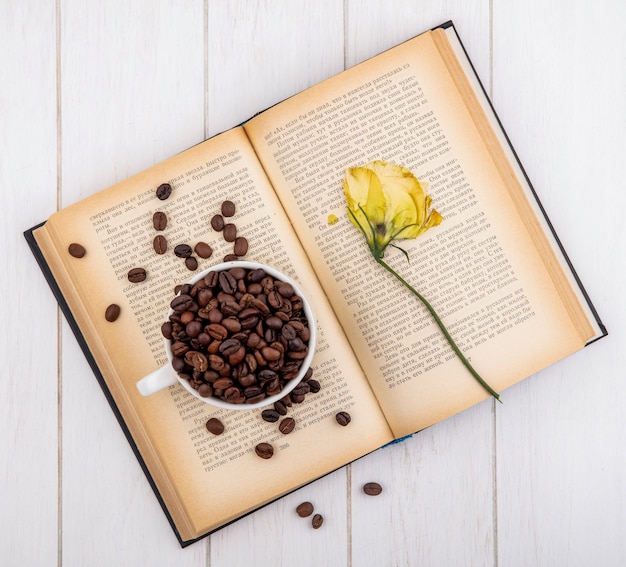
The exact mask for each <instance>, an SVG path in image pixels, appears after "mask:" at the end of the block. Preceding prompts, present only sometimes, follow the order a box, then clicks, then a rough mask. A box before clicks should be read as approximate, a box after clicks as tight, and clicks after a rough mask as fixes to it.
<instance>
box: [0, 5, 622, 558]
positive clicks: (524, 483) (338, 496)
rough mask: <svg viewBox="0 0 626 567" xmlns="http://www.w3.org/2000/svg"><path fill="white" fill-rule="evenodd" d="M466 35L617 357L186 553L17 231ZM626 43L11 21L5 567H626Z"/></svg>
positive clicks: (509, 19) (229, 19)
mask: <svg viewBox="0 0 626 567" xmlns="http://www.w3.org/2000/svg"><path fill="white" fill-rule="evenodd" d="M448 19H453V20H454V21H455V24H456V26H457V29H458V31H459V32H460V34H461V37H462V39H463V41H464V42H465V44H466V47H467V49H468V51H469V53H470V56H471V58H472V59H473V61H474V63H475V65H476V67H477V70H478V72H479V74H480V75H481V77H482V78H483V81H484V83H485V85H486V87H487V89H488V90H489V93H490V95H491V96H492V99H493V101H494V104H495V106H496V109H497V111H498V113H499V114H500V117H501V119H502V121H503V123H504V125H505V127H506V129H507V131H508V133H509V135H510V137H511V139H512V141H513V143H514V145H515V146H516V148H517V150H518V153H519V155H520V157H521V159H522V161H523V162H524V164H525V166H526V169H527V171H528V173H529V175H530V177H531V179H532V181H533V182H534V184H535V186H536V188H537V190H538V192H539V194H540V196H541V199H542V201H543V203H544V205H545V207H546V208H547V210H548V212H549V214H550V217H551V219H552V221H553V223H554V225H555V227H556V229H557V231H558V232H559V234H560V236H561V238H562V241H563V243H564V244H565V246H566V248H567V250H568V251H569V253H570V256H571V259H572V260H573V262H574V264H575V266H576V267H577V269H578V272H579V274H580V276H581V278H582V279H583V281H584V283H585V284H586V287H587V289H588V291H589V293H590V295H591V296H592V298H593V300H594V302H595V303H596V305H597V308H598V310H599V312H600V314H601V315H602V317H603V319H604V321H605V323H606V325H607V326H608V328H609V331H610V335H609V337H608V338H606V339H604V340H602V341H600V342H599V343H597V344H596V345H594V346H592V347H591V348H589V349H586V350H585V351H583V352H581V353H578V354H576V355H574V356H572V357H570V358H569V359H566V360H565V361H562V362H561V363H558V364H557V365H555V366H553V367H551V368H550V369H547V370H545V371H543V372H541V373H540V374H538V375H535V376H532V377H530V378H529V379H528V380H526V381H525V382H523V383H522V384H520V385H518V386H516V387H513V388H511V389H510V390H508V391H506V392H505V393H504V395H503V399H504V404H503V405H498V406H497V407H495V406H494V404H493V403H492V402H491V401H486V402H484V403H482V404H480V405H478V406H476V407H474V408H472V409H470V410H468V411H466V412H464V413H463V414H461V415H458V416H457V417H454V418H452V419H449V420H448V421H446V422H444V423H441V424H439V425H436V426H434V427H432V428H430V429H428V430H426V431H424V432H422V433H420V434H418V435H416V436H414V437H413V438H411V439H410V440H408V441H406V442H403V443H401V444H396V445H393V446H390V447H387V448H385V449H382V450H380V451H378V452H376V453H374V454H372V455H370V456H368V457H366V458H363V459H362V460H360V461H358V462H356V463H354V464H353V465H351V466H348V467H346V468H344V469H342V470H340V471H338V472H336V473H334V474H332V475H330V476H328V477H326V478H324V479H322V480H320V481H318V482H315V483H314V484H312V485H310V486H308V487H306V488H304V489H302V490H300V491H298V492H297V493H295V494H292V495H290V496H288V497H286V498H284V499H283V500H281V501H278V502H276V503H274V504H272V505H270V506H269V507H267V508H265V509H263V510H261V511H259V512H257V513H255V514H253V515H251V516H249V517H247V518H245V519H243V520H242V521H239V522H237V523H235V524H234V525H232V526H229V527H227V528H225V529H223V530H222V531H220V532H218V533H216V534H214V535H213V536H211V537H210V538H207V539H204V540H203V541H201V542H199V543H196V544H194V545H192V546H191V547H189V548H187V549H184V550H182V549H180V547H179V545H178V542H177V540H176V539H175V538H174V535H173V533H172V532H171V530H170V526H169V524H168V523H167V521H166V519H165V516H164V515H163V513H162V511H161V509H160V507H159V505H158V504H157V501H156V499H155V497H154V495H153V493H152V492H151V489H150V487H149V486H148V483H147V481H146V480H145V478H144V476H143V473H142V471H141V469H140V467H139V465H138V464H137V461H136V460H135V457H134V456H133V454H132V452H131V449H130V448H129V446H128V444H127V442H126V440H125V438H124V436H123V434H122V432H121V430H120V428H119V426H118V424H117V422H116V420H115V418H114V416H113V413H112V412H111V410H110V409H109V406H108V404H107V402H106V400H105V398H104V396H103V394H102V392H101V391H100V387H99V386H98V384H97V382H96V380H95V379H94V377H93V375H92V373H91V371H90V369H89V367H88V366H87V363H86V362H85V360H84V359H83V356H82V354H81V352H80V351H79V349H78V347H77V344H76V342H75V340H74V338H73V336H72V334H71V332H70V331H69V328H68V326H67V324H66V322H65V321H64V319H63V318H62V317H61V316H60V314H59V311H58V309H57V306H56V303H55V301H54V300H53V297H52V294H51V293H50V291H49V289H48V288H47V284H46V283H45V281H44V279H43V277H42V276H41V274H40V273H39V271H38V269H37V267H36V265H35V261H34V260H33V258H32V257H31V255H30V252H29V251H28V249H27V246H26V244H25V242H24V239H23V238H22V231H23V230H25V229H27V228H29V227H30V226H32V225H34V224H35V223H38V222H40V221H42V220H44V219H45V218H46V217H47V216H48V215H49V214H50V213H52V212H53V211H54V210H55V209H56V208H57V207H62V206H65V205H68V204H70V203H72V202H74V201H77V200H79V199H81V198H83V197H86V196H87V195H89V194H91V193H93V192H95V191H97V190H98V189H101V188H103V187H105V186H108V185H110V184H112V183H114V182H116V181H119V180H121V179H123V178H125V177H127V176H128V175H131V174H133V173H136V172H138V171H140V170H142V169H144V168H146V167H148V166H150V165H152V164H154V163H156V162H158V161H161V160H162V159H165V158H167V157H169V156H170V155H172V154H174V153H176V152H178V151H180V150H183V149H185V148H187V147H189V146H191V145H192V144H195V143H197V142H199V141H201V140H203V139H204V138H205V137H207V136H210V135H213V134H215V133H218V132H220V131H222V130H224V129H227V128H230V127H232V126H234V125H236V124H237V123H239V122H241V121H242V120H244V119H246V118H248V117H250V116H251V115H252V114H254V113H255V112H257V111H259V110H262V109H264V108H266V107H268V106H270V105H272V104H274V103H275V102H278V101H280V100H281V99H284V98H285V97H287V96H289V95H291V94H293V93H295V92H297V91H300V90H302V89H304V88H306V87H308V86H310V85H312V84H314V83H317V82H318V81H320V80H322V79H324V78H326V77H328V76H329V75H331V74H334V73H337V72H339V71H341V70H342V69H344V68H346V67H348V66H351V65H353V64H355V63H357V62H359V61H361V60H363V59H365V58H367V57H369V56H371V55H374V54H376V53H378V52H380V51H382V50H384V49H386V48H388V47H391V46H393V45H395V44H397V43H399V42H401V41H402V40H405V39H407V38H409V37H411V36H413V35H416V34H417V33H419V32H421V31H423V30H425V29H427V28H429V27H431V26H434V25H437V24H439V23H441V22H443V21H445V20H448ZM625 20H626V2H624V0H594V1H593V2H590V1H588V0H551V1H550V2H546V1H545V0H524V1H523V2H520V1H514V0H444V1H436V0H412V1H411V0H404V1H393V0H368V1H363V0H360V1H357V0H315V1H308V0H291V1H288V0H276V1H244V0H239V1H235V0H169V1H165V0H131V1H128V0H107V1H105V2H89V1H87V2H86V1H85V0H55V1H54V0H48V1H45V0H0V80H1V86H0V183H1V194H0V238H1V242H0V245H1V247H2V248H1V253H0V261H1V268H0V282H1V284H2V289H1V291H2V298H3V301H2V303H1V309H2V311H1V314H2V323H1V324H0V363H1V364H2V365H3V369H2V371H0V439H1V446H0V465H1V466H0V534H1V536H0V564H1V565H3V566H4V565H5V566H19V567H30V566H50V565H58V566H61V565H62V566H68V567H70V566H72V567H73V566H81V567H82V566H89V567H93V566H107V567H108V566H126V565H127V566H137V565H146V566H159V565H163V566H169V565H176V566H177V567H218V566H239V565H241V566H246V567H248V566H279V565H284V566H292V565H297V566H298V567H304V566H307V565H311V566H313V565H315V566H319V565H323V566H335V565H336V566H350V565H352V566H376V567H386V566H395V565H403V566H404V565H407V566H446V567H447V566H483V565H485V566H487V565H494V566H495V565H498V566H524V567H526V566H534V565H537V566H548V567H553V566H557V567H560V566H590V565H593V566H597V567H604V566H617V565H626V537H625V536H626V482H625V480H624V478H625V474H626V450H625V447H624V439H625V433H626V431H625V430H626V380H625V369H626V356H625V355H624V354H623V353H624V344H625V339H626V337H625V336H624V335H625V332H624V322H625V321H626V308H625V302H624V299H623V298H624V296H623V291H624V289H625V288H626V281H625V279H626V266H625V265H624V263H625V260H624V257H625V254H624V244H625V243H626V236H625V231H624V210H625V209H626V191H625V182H624V177H625V175H624V170H623V167H624V160H625V157H626V34H625V33H624V29H623V22H624V21H625ZM370 480H375V481H379V482H381V484H383V485H384V487H385V491H384V493H383V494H382V495H381V496H379V497H377V498H372V497H365V496H364V495H362V493H361V492H360V487H361V485H362V484H363V483H364V482H366V481H370ZM305 499H309V500H311V501H313V502H314V503H315V505H316V507H317V509H318V510H319V511H320V512H321V513H322V514H323V515H324V517H325V523H324V525H323V526H322V528H321V529H319V530H317V531H315V530H312V528H311V527H310V525H309V524H308V522H306V521H305V520H301V519H299V518H298V517H297V516H295V514H294V508H295V506H296V505H297V504H298V503H299V502H301V501H303V500H305Z"/></svg>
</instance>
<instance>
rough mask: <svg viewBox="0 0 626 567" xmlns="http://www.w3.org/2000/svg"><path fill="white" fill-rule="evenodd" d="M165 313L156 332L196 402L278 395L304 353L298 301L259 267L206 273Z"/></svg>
mask: <svg viewBox="0 0 626 567" xmlns="http://www.w3.org/2000/svg"><path fill="white" fill-rule="evenodd" d="M170 307H171V308H172V310H173V312H172V314H171V315H170V317H169V320H168V321H166V322H165V323H164V324H163V325H162V326H161V333H162V334H163V336H164V337H165V338H166V339H168V340H169V341H170V345H171V350H172V366H173V368H174V370H175V371H176V372H177V373H178V375H179V376H180V377H181V378H184V379H186V380H188V382H189V384H190V386H191V387H192V388H194V389H195V390H197V392H198V394H199V395H200V396H202V397H210V396H213V397H216V398H219V399H222V400H224V401H226V402H230V403H233V404H255V403H258V402H260V401H262V400H263V399H265V398H266V397H269V396H274V395H277V394H279V393H280V392H281V391H282V390H283V388H284V386H285V385H286V384H287V382H289V381H290V380H292V379H293V378H295V377H296V376H297V375H298V373H299V372H300V368H301V366H302V364H303V362H304V359H305V358H306V357H307V354H308V352H309V344H308V343H309V338H310V330H309V325H308V320H307V317H306V314H305V313H304V306H303V300H302V297H300V296H299V295H297V294H296V293H295V290H294V288H293V286H291V284H289V283H287V282H284V281H282V280H280V279H277V278H275V277H274V276H271V275H269V274H268V273H266V271H265V270H263V269H262V268H243V267H233V268H230V269H227V270H224V271H215V270H213V271H210V272H209V273H208V274H207V275H206V276H205V277H204V278H203V279H201V280H199V281H198V282H196V283H195V284H185V285H183V286H182V287H181V288H180V292H179V293H178V295H177V296H176V297H175V298H174V299H173V300H172V301H171V303H170Z"/></svg>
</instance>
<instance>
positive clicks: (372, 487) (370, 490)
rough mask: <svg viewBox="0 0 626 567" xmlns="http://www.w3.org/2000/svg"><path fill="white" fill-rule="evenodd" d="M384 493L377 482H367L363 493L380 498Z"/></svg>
mask: <svg viewBox="0 0 626 567" xmlns="http://www.w3.org/2000/svg"><path fill="white" fill-rule="evenodd" d="M382 491H383V487H382V486H381V485H380V484H378V483H377V482H366V483H365V484H364V485H363V492H365V494H367V495H368V496H378V495H379V494H380V493H381V492H382Z"/></svg>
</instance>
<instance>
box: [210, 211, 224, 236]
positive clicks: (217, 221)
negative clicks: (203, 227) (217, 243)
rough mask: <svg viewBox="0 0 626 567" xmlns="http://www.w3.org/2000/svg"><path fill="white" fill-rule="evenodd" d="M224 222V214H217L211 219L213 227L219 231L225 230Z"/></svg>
mask: <svg viewBox="0 0 626 567" xmlns="http://www.w3.org/2000/svg"><path fill="white" fill-rule="evenodd" d="M224 224H225V223H224V217H223V216H222V215H215V216H214V217H213V218H212V219H211V227H213V230H216V231H217V232H221V231H222V230H224Z"/></svg>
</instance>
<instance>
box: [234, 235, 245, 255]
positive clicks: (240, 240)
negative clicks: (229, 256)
mask: <svg viewBox="0 0 626 567" xmlns="http://www.w3.org/2000/svg"><path fill="white" fill-rule="evenodd" d="M233 253H234V254H235V256H245V255H246V254H247V253H248V240H247V239H246V238H245V237H243V236H238V237H237V238H235V244H234V246H233Z"/></svg>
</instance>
